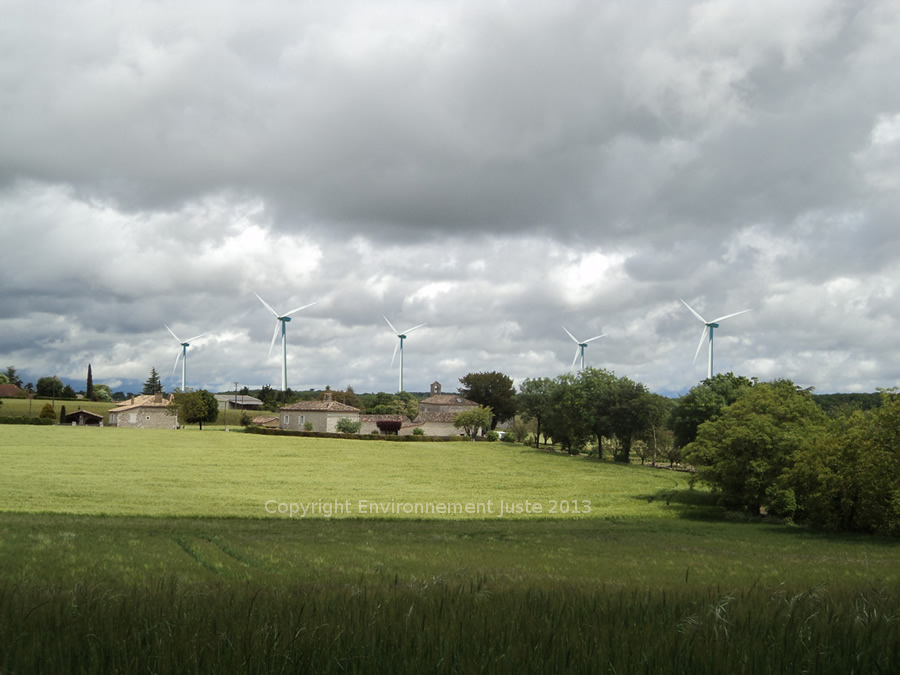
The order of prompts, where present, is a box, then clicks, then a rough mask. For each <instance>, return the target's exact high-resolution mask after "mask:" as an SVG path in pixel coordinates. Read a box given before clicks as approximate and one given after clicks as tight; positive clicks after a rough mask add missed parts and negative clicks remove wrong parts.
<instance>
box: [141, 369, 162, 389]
mask: <svg viewBox="0 0 900 675" xmlns="http://www.w3.org/2000/svg"><path fill="white" fill-rule="evenodd" d="M162 390H163V387H162V381H161V380H160V379H159V373H157V372H156V368H151V369H150V377H148V378H147V380H146V382H144V388H143V389H142V390H141V393H142V394H145V395H152V394H157V393H160V392H162Z"/></svg>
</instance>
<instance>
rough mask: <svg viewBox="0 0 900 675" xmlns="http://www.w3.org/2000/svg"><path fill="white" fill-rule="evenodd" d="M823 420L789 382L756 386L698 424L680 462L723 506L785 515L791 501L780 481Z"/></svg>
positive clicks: (821, 428) (808, 399)
mask: <svg viewBox="0 0 900 675" xmlns="http://www.w3.org/2000/svg"><path fill="white" fill-rule="evenodd" d="M827 421H828V418H827V417H826V415H825V413H824V412H822V409H821V408H819V406H817V405H816V404H815V402H814V401H813V399H812V395H811V394H810V392H809V391H805V390H801V389H799V388H798V387H796V386H795V385H794V384H793V383H792V382H790V381H788V380H776V381H774V382H767V383H760V384H757V385H755V386H753V387H751V388H750V389H749V390H748V391H747V392H746V393H745V394H744V395H743V396H741V397H740V398H738V399H737V400H736V401H735V402H734V403H732V404H731V405H730V406H728V407H726V408H725V409H724V410H722V411H721V413H720V414H719V415H718V416H717V417H716V418H715V419H712V420H709V421H708V422H705V423H704V424H702V425H701V426H700V428H699V430H698V432H697V438H696V440H695V441H694V442H693V443H690V444H688V445H687V446H686V447H685V448H684V459H685V461H686V462H687V463H688V464H691V465H693V466H694V467H695V468H696V470H697V473H696V476H697V478H698V479H699V480H701V481H702V482H704V483H706V484H708V485H710V486H711V487H712V488H713V489H714V490H716V491H717V492H718V493H719V495H720V497H721V499H722V502H723V503H724V504H725V505H727V506H732V507H739V508H743V509H746V510H748V511H750V512H752V513H758V512H759V511H760V509H761V508H765V509H766V510H767V511H769V510H771V511H776V512H777V511H783V510H785V509H786V508H789V507H786V506H785V503H786V501H789V500H790V498H791V497H790V495H789V493H787V492H786V489H785V487H784V486H783V485H779V483H778V479H779V477H780V476H781V475H782V473H783V472H785V470H787V469H788V468H789V467H790V466H791V465H792V463H793V459H794V454H795V453H796V452H797V451H798V450H800V449H801V448H802V447H804V446H805V445H806V444H807V443H811V442H814V439H815V438H817V437H819V436H822V435H823V434H824V433H825V432H826V431H827V427H826V424H827Z"/></svg>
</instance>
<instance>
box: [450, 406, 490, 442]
mask: <svg viewBox="0 0 900 675" xmlns="http://www.w3.org/2000/svg"><path fill="white" fill-rule="evenodd" d="M453 426H454V427H456V428H457V429H462V430H463V431H464V432H465V434H466V436H469V437H470V438H474V437H475V436H477V435H478V432H479V431H481V432H484V431H487V430H488V429H490V426H491V409H490V408H489V407H486V406H479V407H477V408H469V409H468V410H463V411H462V412H458V413H456V415H454V416H453Z"/></svg>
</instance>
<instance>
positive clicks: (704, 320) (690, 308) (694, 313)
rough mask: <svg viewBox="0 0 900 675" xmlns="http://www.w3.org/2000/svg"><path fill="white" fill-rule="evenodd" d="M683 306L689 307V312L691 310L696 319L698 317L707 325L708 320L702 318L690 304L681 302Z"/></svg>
mask: <svg viewBox="0 0 900 675" xmlns="http://www.w3.org/2000/svg"><path fill="white" fill-rule="evenodd" d="M680 299H681V298H679V300H680ZM681 304H683V305H684V306H685V307H687V308H688V309H689V310H691V314H693V315H694V316H696V317H697V318H698V319H700V320H701V321H702V322H703V323H706V319H704V318H703V317H702V316H700V315H699V314H697V312H695V311H694V308H693V307H691V306H690V305H689V304H687V303H686V302H685V301H684V300H681ZM713 323H715V321H713Z"/></svg>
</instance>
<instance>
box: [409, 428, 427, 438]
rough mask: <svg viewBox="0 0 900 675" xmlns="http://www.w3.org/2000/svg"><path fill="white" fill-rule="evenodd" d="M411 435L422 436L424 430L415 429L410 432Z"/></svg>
mask: <svg viewBox="0 0 900 675" xmlns="http://www.w3.org/2000/svg"><path fill="white" fill-rule="evenodd" d="M412 435H413V436H424V435H425V430H424V429H423V428H422V427H416V428H415V429H413V430H412Z"/></svg>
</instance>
